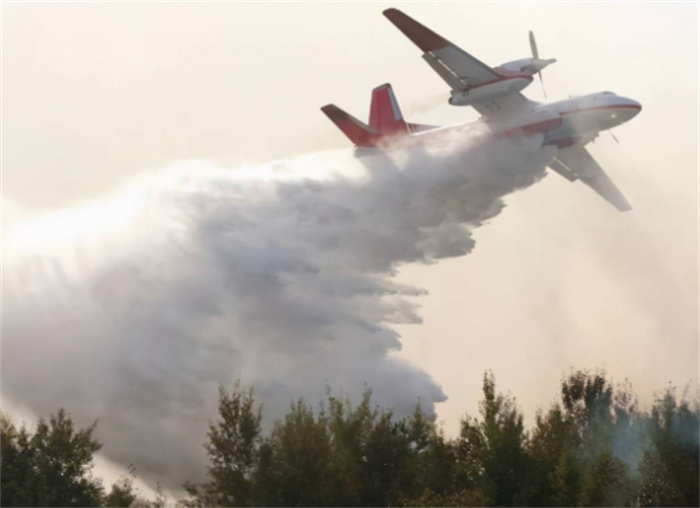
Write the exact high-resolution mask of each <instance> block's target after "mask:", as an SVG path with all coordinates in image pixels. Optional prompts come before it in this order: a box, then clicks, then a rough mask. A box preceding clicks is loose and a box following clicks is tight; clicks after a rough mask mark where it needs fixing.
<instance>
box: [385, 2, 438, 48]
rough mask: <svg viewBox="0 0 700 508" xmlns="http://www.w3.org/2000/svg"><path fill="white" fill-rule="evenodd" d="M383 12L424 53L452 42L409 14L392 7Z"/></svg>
mask: <svg viewBox="0 0 700 508" xmlns="http://www.w3.org/2000/svg"><path fill="white" fill-rule="evenodd" d="M382 14H383V15H384V16H385V17H386V18H387V19H388V20H389V21H391V22H392V23H393V24H394V26H396V28H398V29H399V30H401V31H402V32H403V33H404V35H405V36H406V37H408V38H409V39H411V41H413V43H414V44H415V45H416V46H418V47H419V48H420V49H421V50H422V51H423V52H424V53H428V52H430V51H437V50H439V49H442V48H444V47H445V46H448V45H449V44H450V42H449V41H448V40H447V39H445V38H444V37H442V36H441V35H439V34H437V33H435V32H433V31H432V30H431V29H429V28H428V27H426V26H424V25H422V24H421V23H419V22H418V21H416V20H415V19H413V18H412V17H411V16H409V15H408V14H405V13H404V12H402V11H400V10H398V9H396V8H394V7H390V8H389V9H386V10H384V11H383V12H382Z"/></svg>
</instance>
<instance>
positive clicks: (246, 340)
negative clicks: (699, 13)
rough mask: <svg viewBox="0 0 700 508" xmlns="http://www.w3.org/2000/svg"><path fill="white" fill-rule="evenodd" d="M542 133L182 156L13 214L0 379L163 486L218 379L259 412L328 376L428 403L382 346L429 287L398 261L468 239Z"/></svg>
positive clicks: (196, 439)
mask: <svg viewBox="0 0 700 508" xmlns="http://www.w3.org/2000/svg"><path fill="white" fill-rule="evenodd" d="M540 143H541V139H539V140H538V139H536V138H533V139H521V140H501V141H493V140H490V139H488V138H487V137H486V136H485V135H484V134H483V133H467V134H466V135H465V133H461V136H460V137H456V138H454V139H443V140H442V142H441V148H436V149H433V150H430V149H426V148H413V149H410V150H400V151H397V152H394V153H392V155H391V156H390V155H388V154H386V153H383V152H378V153H375V154H373V155H367V156H363V157H356V156H355V155H353V154H352V153H350V152H334V153H322V154H316V155H309V156H304V157H299V158H296V159H293V160H285V161H277V162H273V163H269V164H266V165H262V166H254V167H238V168H223V167H217V166H215V165H214V164H212V163H210V162H206V161H192V162H187V163H182V164H178V165H175V166H173V167H171V168H169V169H166V170H164V171H163V172H161V173H159V174H156V175H153V176H151V177H149V178H143V179H140V180H138V181H136V182H134V183H133V184H132V185H131V186H130V187H129V188H127V189H125V190H124V191H123V192H121V193H120V194H118V195H117V196H116V197H114V198H111V199H107V200H103V201H100V202H97V203H95V204H92V205H86V206H82V207H78V208H76V209H74V210H70V211H66V212H61V213H56V214H53V215H50V216H47V217H44V218H39V219H37V220H34V221H32V222H31V223H24V224H22V225H21V226H20V227H17V228H15V229H14V230H13V231H12V232H10V233H9V234H8V235H6V242H5V246H4V250H5V252H4V254H5V263H4V264H3V280H4V294H3V316H2V318H3V341H4V342H3V381H4V385H3V395H5V396H8V397H10V398H11V399H12V400H13V401H17V402H18V403H19V404H22V405H25V406H27V407H29V408H31V409H32V410H33V411H36V412H37V413H39V414H47V413H49V412H52V411H55V410H56V408H57V407H59V406H63V407H66V408H67V409H68V410H69V411H70V412H71V413H72V414H73V416H74V417H76V419H77V420H78V423H81V424H84V423H88V422H90V421H92V420H93V419H99V427H98V436H99V437H100V439H101V440H102V441H103V442H104V443H105V448H104V450H103V451H104V453H105V454H106V456H107V457H109V458H110V459H112V460H115V461H117V462H121V463H124V464H128V463H133V464H135V465H136V468H137V471H138V473H139V474H140V475H142V476H146V477H149V476H150V477H152V478H155V479H158V480H160V481H161V482H166V484H167V483H168V482H171V483H172V486H177V485H179V484H180V483H181V482H183V481H185V480H198V479H200V478H201V475H202V474H203V472H204V453H203V449H202V443H203V441H204V440H205V431H206V423H207V420H208V419H210V418H213V417H215V412H216V397H217V385H219V384H220V383H224V384H227V385H228V384H230V383H231V382H232V381H233V380H234V379H236V378H237V377H240V378H241V379H242V380H243V381H245V382H248V383H253V384H254V386H255V391H256V395H257V397H258V398H259V400H261V401H262V402H263V403H264V405H265V411H264V412H265V415H266V416H268V417H277V416H280V415H281V414H283V413H284V411H285V410H286V408H287V407H288V404H289V403H290V401H291V400H292V399H293V398H295V397H298V396H305V397H306V398H307V399H308V400H310V401H311V402H312V403H314V402H315V401H316V400H318V399H319V397H320V395H321V394H322V393H323V389H324V386H326V385H328V386H330V387H331V388H332V389H334V390H336V391H339V390H342V391H343V392H345V393H347V394H348V395H349V396H350V397H351V398H355V397H357V396H358V395H359V394H360V393H361V392H362V391H363V389H364V388H365V387H371V388H372V389H373V391H374V400H375V401H376V402H377V403H379V404H382V405H385V406H391V407H393V408H394V409H395V412H396V414H398V415H403V414H407V413H409V412H410V411H411V410H412V409H413V407H414V406H415V404H416V402H417V401H418V399H420V400H421V402H422V404H423V407H424V408H425V409H426V410H427V411H431V410H432V409H433V404H434V403H436V402H440V401H442V400H445V394H443V392H442V390H441V389H440V387H439V386H437V385H436V384H435V383H434V382H433V381H432V379H431V377H430V376H429V375H428V374H427V373H425V372H422V371H420V370H418V369H416V368H414V367H412V366H410V365H408V364H406V363H404V362H402V361H400V360H398V359H396V358H395V357H392V356H390V355H389V354H388V353H389V352H390V351H391V350H396V349H399V348H400V346H401V344H400V341H399V337H398V335H397V334H396V333H395V332H394V331H393V330H392V328H391V324H393V323H419V322H420V317H419V316H418V314H417V313H416V308H415V305H413V304H412V303H410V302H408V301H407V300H406V299H405V297H406V296H414V295H417V294H421V293H422V291H421V290H420V289H417V288H411V287H406V286H403V285H400V284H397V283H396V282H394V280H393V279H392V277H393V275H394V274H395V271H396V269H397V267H399V266H400V265H401V264H405V263H415V262H419V263H428V262H433V261H435V260H437V259H440V258H445V257H452V256H461V255H465V254H467V253H469V252H470V251H471V249H472V248H473V246H474V241H473V239H472V237H471V229H472V228H474V227H477V226H479V225H481V224H482V223H483V222H484V221H486V220H487V219H490V218H492V217H493V216H495V215H496V214H498V213H499V212H500V211H501V209H502V208H503V206H504V205H503V202H502V201H501V197H502V196H504V195H506V194H508V193H510V192H512V191H514V190H515V189H518V188H523V187H526V186H528V185H530V184H532V183H534V182H536V181H537V180H539V179H540V178H541V177H542V176H543V174H544V166H545V165H546V164H547V163H548V162H549V160H550V159H551V157H552V155H553V154H552V153H551V152H549V151H543V150H541V149H540Z"/></svg>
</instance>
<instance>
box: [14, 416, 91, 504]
mask: <svg viewBox="0 0 700 508" xmlns="http://www.w3.org/2000/svg"><path fill="white" fill-rule="evenodd" d="M96 425H97V424H96V423H93V424H92V425H90V426H89V427H87V428H85V429H81V430H75V429H74V426H73V420H72V419H71V418H70V416H69V415H68V414H67V413H66V412H65V411H64V410H63V409H59V410H58V412H57V413H56V414H55V415H51V416H50V417H49V419H48V421H47V420H46V419H44V418H40V419H39V422H38V424H37V428H36V431H35V432H34V434H33V435H30V434H29V432H28V431H27V430H26V429H25V428H24V427H23V428H22V429H20V430H19V431H18V430H17V429H16V428H15V427H14V425H12V423H11V422H10V421H9V419H7V418H5V417H3V422H2V504H3V506H99V505H100V504H101V501H102V496H103V487H102V483H101V482H100V481H99V480H98V479H95V478H93V477H92V475H91V470H92V466H93V465H92V456H93V454H94V453H95V452H96V451H97V450H99V449H100V448H101V446H102V445H100V443H98V442H97V440H95V438H94V437H93V432H94V430H95V427H96Z"/></svg>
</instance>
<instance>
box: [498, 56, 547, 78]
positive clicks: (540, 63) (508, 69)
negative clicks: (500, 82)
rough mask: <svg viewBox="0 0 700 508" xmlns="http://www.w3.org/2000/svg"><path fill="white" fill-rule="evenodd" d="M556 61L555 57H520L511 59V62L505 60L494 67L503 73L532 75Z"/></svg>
mask: <svg viewBox="0 0 700 508" xmlns="http://www.w3.org/2000/svg"><path fill="white" fill-rule="evenodd" d="M556 61H557V59H556V58H521V59H520V60H513V61H512V62H506V63H504V64H503V65H501V66H500V67H496V70H497V71H499V72H502V73H504V74H512V73H518V74H522V73H525V74H529V75H530V76H534V75H535V74H537V73H538V72H540V71H541V70H542V69H544V68H545V67H547V66H548V65H550V64H553V63H555V62H556Z"/></svg>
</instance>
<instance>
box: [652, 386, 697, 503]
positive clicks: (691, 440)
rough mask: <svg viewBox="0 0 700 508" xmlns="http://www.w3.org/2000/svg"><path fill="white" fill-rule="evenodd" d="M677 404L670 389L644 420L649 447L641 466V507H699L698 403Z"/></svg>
mask: <svg viewBox="0 0 700 508" xmlns="http://www.w3.org/2000/svg"><path fill="white" fill-rule="evenodd" d="M694 406H695V407H694V408H693V407H691V405H690V403H689V402H687V401H685V400H682V401H681V402H680V403H679V402H678V400H677V398H676V394H675V390H674V389H673V388H669V389H667V390H666V391H665V392H664V393H663V395H662V396H661V397H659V398H657V400H656V401H655V403H654V406H653V408H652V411H651V417H650V418H649V419H648V420H647V432H648V434H649V436H650V438H651V443H652V444H651V446H650V447H649V448H648V449H647V450H646V451H645V453H644V458H643V460H642V463H641V465H640V473H641V486H640V492H639V504H640V505H641V506H699V505H700V499H699V498H698V496H699V494H698V490H699V489H700V485H699V484H698V478H699V477H700V471H699V470H698V450H699V448H698V427H699V426H700V418H699V414H700V411H698V401H697V399H696V400H695V403H694Z"/></svg>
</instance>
